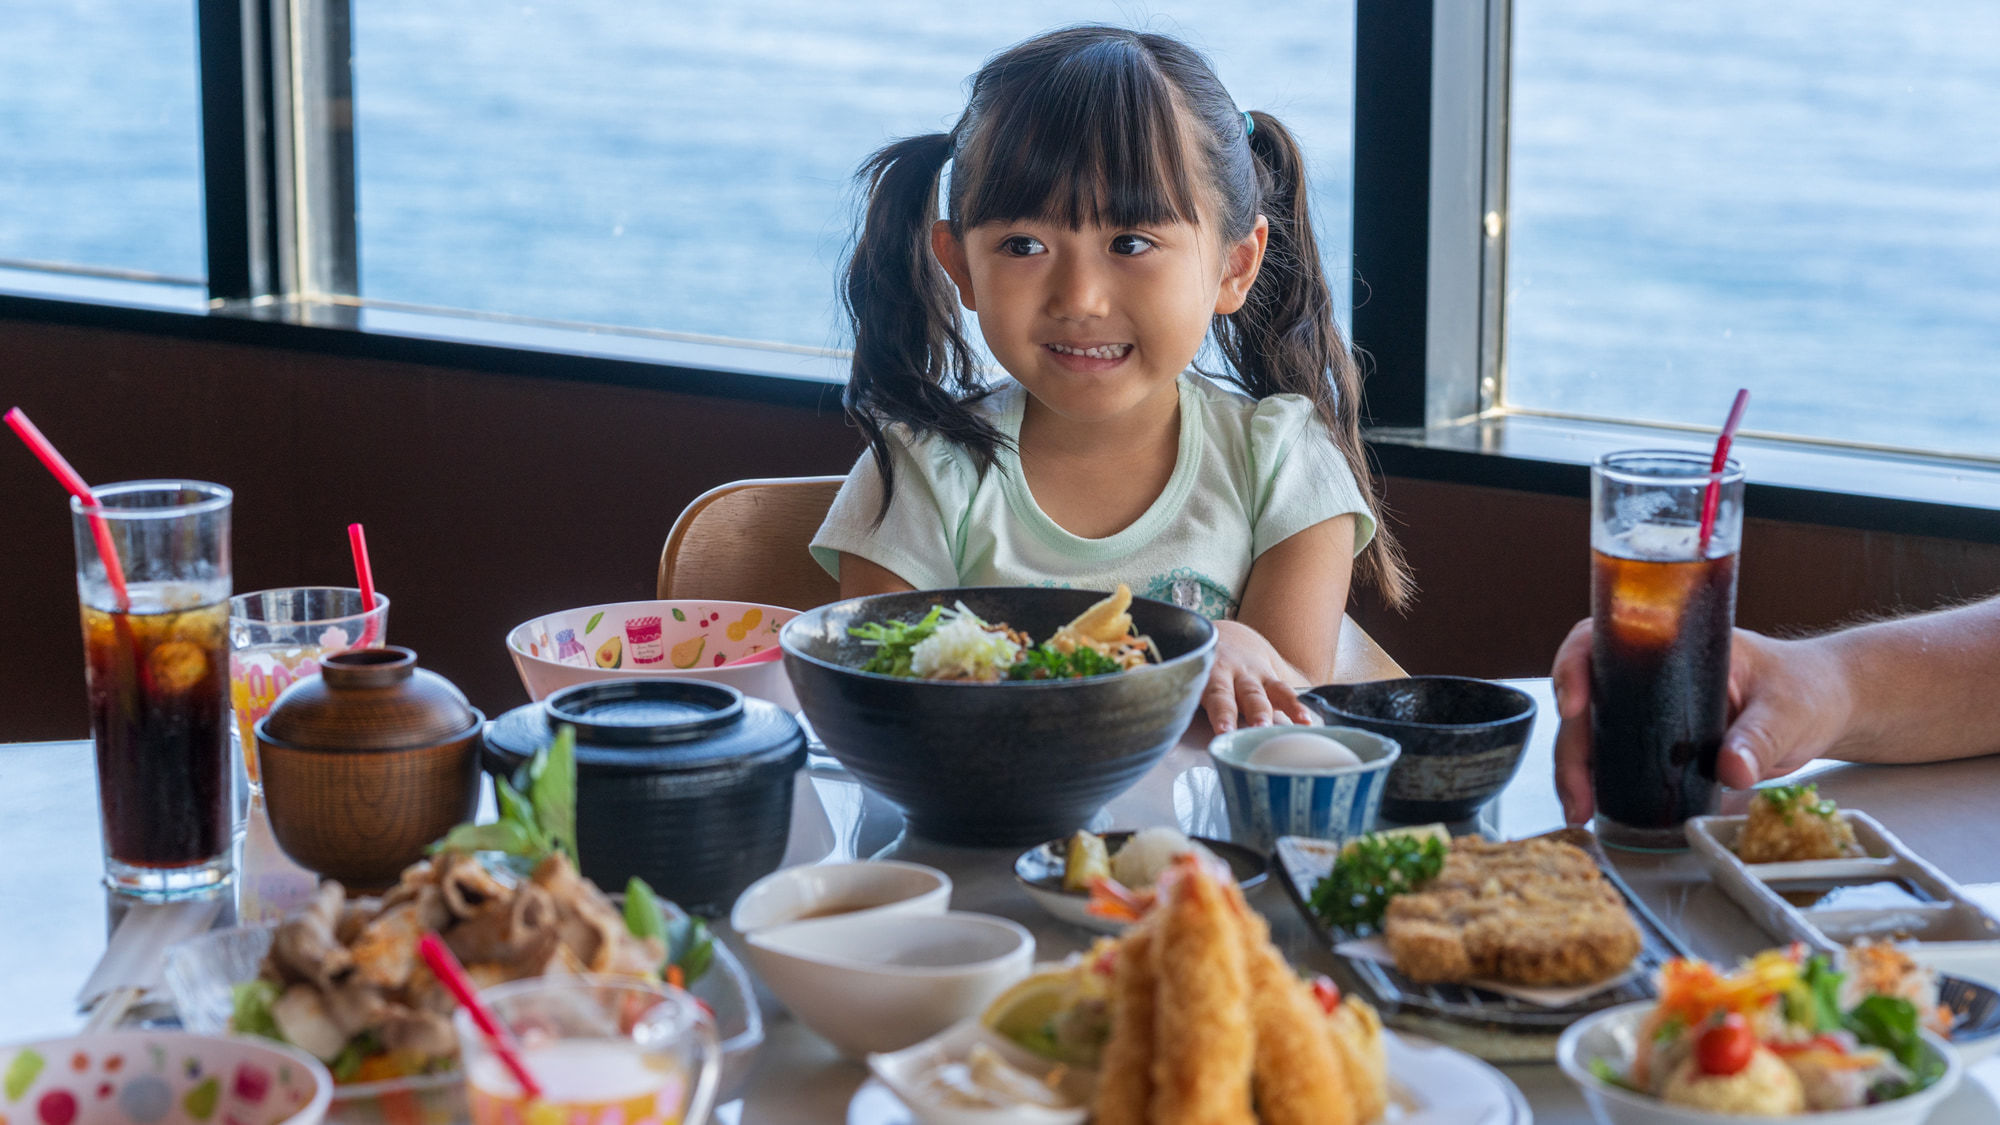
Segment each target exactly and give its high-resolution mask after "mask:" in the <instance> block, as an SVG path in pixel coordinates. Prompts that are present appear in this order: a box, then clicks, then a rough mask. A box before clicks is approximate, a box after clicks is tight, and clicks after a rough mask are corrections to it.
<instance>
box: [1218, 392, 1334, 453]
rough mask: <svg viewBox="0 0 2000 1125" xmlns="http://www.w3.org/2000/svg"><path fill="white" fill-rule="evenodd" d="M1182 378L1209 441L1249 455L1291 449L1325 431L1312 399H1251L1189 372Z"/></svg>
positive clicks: (1274, 397)
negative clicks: (1313, 434)
mask: <svg viewBox="0 0 2000 1125" xmlns="http://www.w3.org/2000/svg"><path fill="white" fill-rule="evenodd" d="M1183 378H1184V379H1185V381H1186V384H1187V387H1188V390H1189V398H1190V399H1191V400H1192V402H1193V404H1194V406H1195V407H1196V409H1197V411H1198V413H1199V415H1200V420H1201V425H1202V428H1203V429H1204V430H1206V431H1207V432H1208V435H1209V437H1210V439H1211V440H1212V441H1221V442H1223V443H1225V444H1228V445H1234V446H1238V447H1240V448H1241V449H1242V450H1243V452H1245V453H1246V454H1253V453H1256V452H1259V451H1272V450H1271V447H1273V446H1277V447H1288V446H1290V445H1291V444H1292V443H1294V442H1296V441H1297V440H1298V439H1299V438H1300V437H1301V436H1303V435H1305V434H1308V433H1310V432H1312V431H1313V430H1314V429H1315V428H1316V427H1317V428H1319V429H1321V430H1323V429H1324V427H1322V426H1319V415H1318V413H1317V412H1316V411H1315V410H1314V409H1313V404H1312V400H1311V399H1309V398H1307V397H1305V396H1304V395H1294V394H1282V395H1267V396H1265V397H1264V398H1251V397H1250V396H1249V395H1246V394H1244V393H1243V392H1242V391H1239V390H1237V389H1236V388H1234V387H1228V386H1224V385H1222V384H1220V383H1217V382H1216V381H1214V380H1212V379H1209V378H1208V377H1206V376H1203V375H1198V374H1194V373H1189V374H1188V375H1186V376H1184V377H1183ZM1328 440H1331V437H1330V435H1328Z"/></svg>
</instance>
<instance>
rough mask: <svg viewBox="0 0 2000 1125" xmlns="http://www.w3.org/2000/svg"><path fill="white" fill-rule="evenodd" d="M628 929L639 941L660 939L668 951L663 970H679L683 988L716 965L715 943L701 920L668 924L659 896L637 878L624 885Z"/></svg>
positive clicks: (688, 918) (690, 918)
mask: <svg viewBox="0 0 2000 1125" xmlns="http://www.w3.org/2000/svg"><path fill="white" fill-rule="evenodd" d="M625 928H626V929H627V930H630V931H631V933H632V936H633V937H636V938H659V939H660V943H661V944H662V945H664V946H666V949H667V959H666V961H664V962H663V963H662V964H661V966H660V967H661V969H662V970H665V969H667V968H671V967H673V966H679V967H680V970H681V983H682V985H683V986H686V985H690V984H693V983H694V982H695V981H697V980H700V979H701V976H702V974H703V973H706V972H708V967H709V966H710V965H711V964H713V963H714V961H715V939H714V938H712V937H710V936H709V932H708V927H707V926H706V925H705V924H703V922H702V920H701V919H699V918H696V917H695V916H693V915H691V914H689V915H684V916H682V917H681V918H678V919H676V920H674V921H671V922H670V921H668V920H667V912H666V909H665V908H664V907H662V906H661V905H660V899H659V896H658V895H656V894H654V893H653V888H652V887H650V886H648V885H647V884H646V881H645V880H644V879H641V878H639V877H638V876H637V875H634V876H632V878H631V879H630V880H628V881H627V882H626V884H625Z"/></svg>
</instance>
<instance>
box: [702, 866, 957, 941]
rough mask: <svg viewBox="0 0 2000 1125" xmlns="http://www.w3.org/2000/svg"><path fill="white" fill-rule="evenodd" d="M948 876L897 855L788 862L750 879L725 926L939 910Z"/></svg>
mask: <svg viewBox="0 0 2000 1125" xmlns="http://www.w3.org/2000/svg"><path fill="white" fill-rule="evenodd" d="M950 905H951V876H949V875H946V874H945V873H944V872H942V871H939V870H938V869H937V868H935V867H925V866H924V865H922V864H920V863H902V862H899V861H896V860H887V859H874V860H859V861H856V862H853V863H823V864H820V865H818V866H816V867H787V868H785V869H783V870H781V871H773V872H771V873H770V874H769V875H766V876H764V877H763V878H762V879H759V880H757V881H756V882H754V883H752V884H750V886H749V888H748V889H747V890H745V891H744V892H743V893H742V894H741V895H739V896H737V899H736V905H735V907H734V908H733V909H731V910H730V912H729V927H730V928H731V929H733V930H735V931H736V932H737V933H739V934H744V935H749V934H752V933H755V932H757V931H758V930H768V929H770V928H771V927H773V926H782V925H785V924H787V923H791V922H805V921H810V920H812V919H815V918H828V917H833V916H836V915H839V916H847V915H855V914H868V913H876V912H882V913H891V914H943V913H944V912H945V909H946V908H947V907H948V906H950Z"/></svg>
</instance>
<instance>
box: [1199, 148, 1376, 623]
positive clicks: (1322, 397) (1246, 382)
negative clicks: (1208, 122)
mask: <svg viewBox="0 0 2000 1125" xmlns="http://www.w3.org/2000/svg"><path fill="white" fill-rule="evenodd" d="M1250 116H1251V120H1252V121H1253V122H1254V123H1255V128H1254V129H1253V130H1252V132H1251V133H1250V136H1249V143H1250V152H1251V155H1252V157H1253V158H1254V159H1255V161H1256V165H1257V179H1258V183H1259V187H1260V188H1261V189H1262V196H1263V203H1262V205H1261V210H1262V211H1263V214H1264V217H1265V219H1266V220H1267V221H1268V222H1269V224H1270V235H1269V238H1268V240H1267V242H1266V244H1265V250H1264V265H1263V269H1262V270H1261V271H1260V272H1259V273H1258V275H1257V281H1256V284H1254V285H1252V286H1251V287H1250V295H1249V299H1248V300H1246V301H1245V302H1244V304H1243V307H1242V308H1241V309H1239V310H1237V311H1236V312H1235V313H1232V314H1231V315H1229V316H1226V317H1217V318H1216V323H1215V334H1216V339H1217V342H1218V343H1219V344H1220V346H1221V349H1222V353H1223V356H1224V357H1225V358H1227V359H1228V360H1229V363H1230V365H1231V366H1232V367H1234V368H1235V369H1236V372H1237V374H1238V376H1239V377H1240V378H1241V379H1242V381H1243V386H1244V390H1246V391H1248V392H1249V393H1250V394H1251V395H1252V396H1253V397H1256V398H1264V397H1266V396H1269V395H1274V394H1299V395H1304V396H1306V397H1307V398H1308V399H1310V400H1312V403H1313V406H1314V408H1315V409H1316V410H1317V411H1318V412H1319V416H1320V418H1321V420H1322V421H1324V422H1325V423H1326V426H1327V429H1329V430H1331V431H1332V433H1333V437H1334V442H1335V443H1336V444H1337V445H1338V446H1339V447H1340V452H1341V455H1342V456H1344V457H1346V459H1347V465H1348V468H1349V469H1351V470H1352V471H1353V473H1354V479H1355V480H1356V481H1357V482H1359V483H1360V485H1361V490H1362V493H1363V495H1366V496H1368V497H1370V498H1371V499H1372V500H1373V501H1374V502H1375V506H1376V511H1377V513H1378V518H1377V520H1376V527H1375V538H1374V540H1373V541H1372V542H1371V543H1369V545H1368V547H1367V549H1366V550H1365V551H1363V552H1362V555H1361V558H1360V560H1359V562H1358V565H1357V567H1356V569H1357V570H1358V571H1360V575H1361V577H1362V579H1363V580H1365V581H1367V582H1369V583H1371V584H1372V585H1373V586H1374V587H1375V588H1376V590H1378V591H1379V592H1380V593H1381V596H1382V598H1383V600H1384V601H1386V602H1388V603H1389V604H1390V605H1392V606H1395V607H1397V608H1402V607H1403V606H1405V605H1407V604H1408V602H1409V600H1410V595H1411V593H1412V592H1413V590H1414V588H1415V583H1414V582H1413V581H1412V579H1411V577H1410V570H1409V566H1408V565H1407V564H1406V563H1405V562H1404V561H1403V551H1402V547H1401V546H1400V545H1399V544H1398V543H1397V542H1396V537H1395V535H1394V534H1393V533H1392V532H1391V531H1390V529H1389V521H1388V519H1387V516H1386V512H1384V510H1383V508H1382V500H1381V488H1380V485H1379V483H1378V482H1377V480H1376V478H1375V474H1374V471H1373V470H1372V469H1371V468H1370V466H1369V464H1368V451H1367V447H1366V445H1365V444H1364V443H1363V442H1362V440H1361V411H1360V405H1361V369H1360V366H1359V364H1357V363H1356V362H1355V359H1354V355H1353V353H1352V352H1350V351H1349V350H1348V347H1347V343H1346V341H1345V340H1343V339H1342V338H1341V335H1340V329H1339V327H1338V326H1337V325H1336V324H1335V323H1334V319H1333V294H1332V292H1331V291H1330V290H1329V289H1328V287H1327V284H1326V274H1325V271H1324V269H1323V268H1322V267H1321V264H1320V256H1319V244H1318V243H1317V242H1316V241H1315V240H1314V238H1313V230H1312V222H1311V219H1310V218H1309V217H1308V215H1307V213H1306V176H1305V157H1304V155H1303V154H1302V153H1301V152H1300V151H1299V146H1298V142H1297V141H1295V140H1294V139H1293V138H1292V135H1291V133H1290V132H1289V131H1288V130H1286V129H1285V127H1284V126H1283V125H1280V124H1279V123H1278V121H1277V119H1276V118H1274V117H1272V116H1271V115H1270V114H1268V113H1261V112H1253V113H1252V114H1251V115H1250Z"/></svg>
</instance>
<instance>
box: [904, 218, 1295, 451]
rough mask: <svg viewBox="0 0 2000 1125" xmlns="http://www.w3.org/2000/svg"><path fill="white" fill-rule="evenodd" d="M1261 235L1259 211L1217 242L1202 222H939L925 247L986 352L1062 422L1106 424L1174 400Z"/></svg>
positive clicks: (1242, 288)
mask: <svg viewBox="0 0 2000 1125" xmlns="http://www.w3.org/2000/svg"><path fill="white" fill-rule="evenodd" d="M1267 230H1268V227H1267V225H1266V223H1265V221H1264V219H1263V217H1262V216H1259V217H1258V219H1257V226H1256V228H1255V229H1254V230H1253V231H1251V233H1250V234H1249V235H1247V236H1245V237H1244V238H1243V239H1242V240H1240V241H1238V242H1235V243H1232V244H1231V245H1228V246H1224V245H1223V244H1222V240H1221V237H1220V236H1219V234H1218V233H1217V232H1216V230H1215V229H1214V228H1213V227H1212V226H1210V225H1209V224H1207V223H1205V222H1204V223H1199V224H1195V223H1185V222H1176V223H1165V224H1156V225H1152V226H1143V227H1129V228H1122V227H1106V226H1085V227H1083V228H1082V229H1080V230H1071V229H1069V228H1068V227H1067V226H1064V225H1062V224H1058V223H1051V222H1045V221H1041V220H1021V221H1014V222H1004V223H987V224H984V225H982V226H977V227H973V228H971V229H970V230H967V231H966V232H965V238H964V240H963V241H961V240H959V239H957V238H954V237H953V236H952V233H951V225H950V224H949V223H946V222H939V223H937V224H936V225H935V226H934V227H933V228H932V230H931V246H932V249H933V250H934V251H935V252H936V254H937V257H938V261H939V262H941V263H942V264H943V266H944V269H945V272H946V273H948V274H949V275H950V276H951V279H952V281H953V282H954V283H956V284H957V286H958V295H959V300H960V301H961V302H962V303H963V304H964V305H965V307H966V308H968V309H970V310H972V311H973V312H976V313H977V314H978V315H979V331H980V334H981V335H983V336H984V337H985V338H986V344H987V346H988V347H990V348H992V349H993V355H994V357H995V358H996V359H998V360H999V361H1000V365H1001V366H1002V367H1005V368H1006V369H1007V372H1008V374H1010V375H1012V376H1014V378H1016V379H1018V380H1020V382H1021V384H1022V385H1023V386H1025V387H1026V388H1027V389H1028V393H1029V394H1031V395H1033V396H1034V397H1035V399H1036V401H1037V402H1039V403H1040V404H1041V405H1042V406H1043V407H1046V408H1047V409H1049V410H1051V411H1053V412H1054V413H1056V414H1057V415H1060V416H1061V417H1063V418H1066V419H1069V420H1072V421H1078V422H1115V421H1123V420H1131V419H1133V418H1135V417H1138V416H1140V415H1141V414H1142V413H1143V412H1145V411H1147V410H1148V409H1149V408H1152V409H1170V408H1171V405H1172V404H1174V403H1176V402H1178V397H1177V392H1176V390H1175V381H1176V380H1177V379H1178V378H1179V376H1180V373H1181V372H1182V371H1183V370H1185V369H1186V368H1187V366H1188V364H1190V363H1191V362H1193V361H1194V356H1195V353H1196V352H1197V351H1199V350H1200V348H1201V344H1202V341H1203V340H1204V339H1206V338H1207V336H1208V328H1209V320H1210V318H1211V317H1213V316H1215V315H1216V314H1218V313H1233V312H1235V311H1236V310H1237V309H1239V308H1241V307H1242V306H1243V300H1244V297H1245V295H1247V294H1248V293H1249V291H1250V284H1251V282H1253V281H1255V280H1256V277H1257V268H1258V266H1259V265H1260V264H1261V263H1262V261H1263V257H1264V241H1265V237H1266V233H1267ZM1135 412H1139V413H1135Z"/></svg>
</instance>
